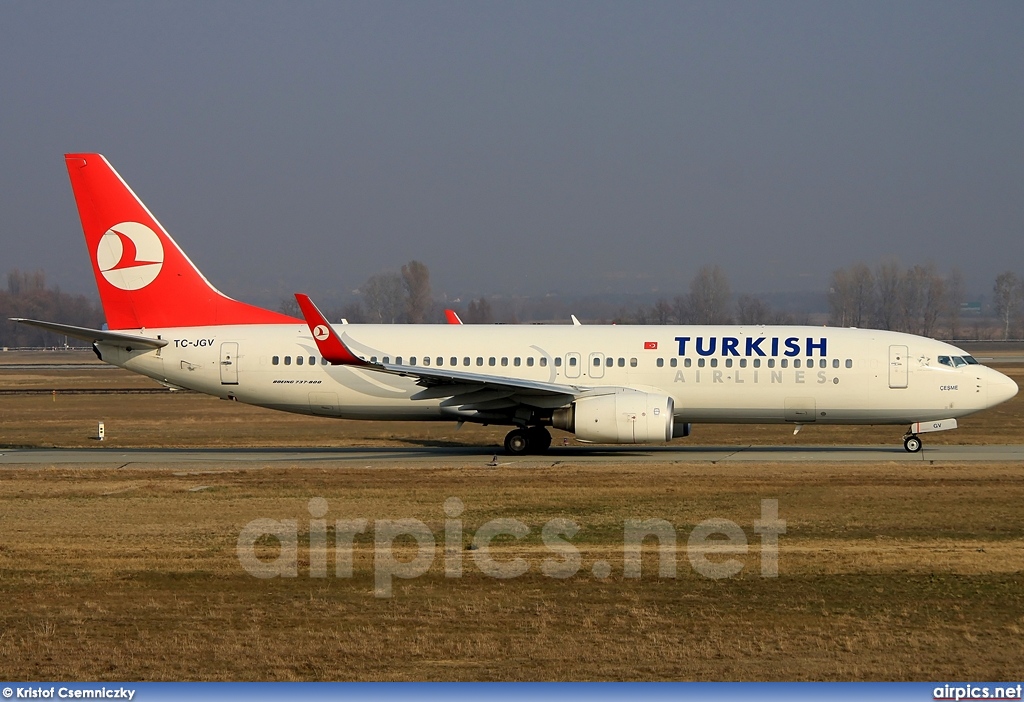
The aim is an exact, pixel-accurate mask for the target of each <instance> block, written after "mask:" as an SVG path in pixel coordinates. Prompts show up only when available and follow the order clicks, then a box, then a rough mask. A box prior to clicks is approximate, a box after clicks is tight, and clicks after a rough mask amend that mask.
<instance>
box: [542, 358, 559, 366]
mask: <svg viewBox="0 0 1024 702" xmlns="http://www.w3.org/2000/svg"><path fill="white" fill-rule="evenodd" d="M558 361H559V359H557V358H556V359H555V365H556V366H557V365H558ZM540 367H541V368H547V367H548V358H547V356H544V357H543V358H541V359H540Z"/></svg>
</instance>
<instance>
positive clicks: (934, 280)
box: [920, 263, 946, 336]
mask: <svg viewBox="0 0 1024 702" xmlns="http://www.w3.org/2000/svg"><path fill="white" fill-rule="evenodd" d="M926 270H927V276H926V277H925V290H924V301H923V307H922V310H921V327H920V328H921V333H922V334H924V335H925V336H934V335H935V332H936V329H937V328H938V325H939V317H941V316H942V313H943V311H944V310H945V309H946V280H945V278H943V277H942V276H941V275H939V272H938V271H937V270H936V269H935V266H934V264H930V263H929V264H928V266H927V268H926Z"/></svg>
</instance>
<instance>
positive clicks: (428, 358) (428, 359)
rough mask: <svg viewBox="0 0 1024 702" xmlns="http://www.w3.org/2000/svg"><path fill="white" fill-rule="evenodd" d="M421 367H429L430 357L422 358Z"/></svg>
mask: <svg viewBox="0 0 1024 702" xmlns="http://www.w3.org/2000/svg"><path fill="white" fill-rule="evenodd" d="M413 360H415V359H413ZM423 365H425V366H429V365H430V356H424V357H423Z"/></svg>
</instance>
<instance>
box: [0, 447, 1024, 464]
mask: <svg viewBox="0 0 1024 702" xmlns="http://www.w3.org/2000/svg"><path fill="white" fill-rule="evenodd" d="M559 461H562V462H572V463H637V462H646V463H665V462H687V463H701V462H710V463H721V462H726V463H732V462H762V463H807V462H818V463H843V462H857V463H862V462H875V463H881V462H889V461H892V462H897V463H921V462H926V463H927V462H1019V463H1024V445H987V446H925V448H924V449H922V450H921V451H920V452H919V453H907V452H906V451H904V450H903V447H902V446H898V445H893V446H828V447H825V446H656V447H643V448H640V447H624V446H607V447H605V446H602V447H580V446H569V447H561V446H559V447H552V449H551V450H550V451H549V452H548V453H546V454H544V455H542V456H517V457H513V456H504V455H502V454H500V453H499V454H497V455H495V454H494V449H493V448H487V447H468V448H467V447H447V446H410V447H398V448H395V447H383V448H331V449H310V448H291V449H289V448H252V449H245V448H206V449H202V448H200V449H194V448H187V449H186V448H167V449H120V448H110V449H108V448H88V449H34V448H31V449H0V468H3V467H15V466H22V467H25V466H34V467H44V466H61V467H73V466H90V467H97V468H98V467H127V466H132V467H134V468H139V467H144V466H146V465H153V466H158V465H168V464H171V465H174V464H185V463H189V464H197V463H198V464H209V465H217V464H220V465H231V466H235V467H244V466H246V465H263V464H277V463H282V464H286V463H293V464H294V463H320V464H323V463H328V464H330V463H334V464H338V465H349V466H358V467H374V466H380V467H394V466H395V465H396V464H410V465H418V466H423V465H424V464H430V463H435V464H439V465H442V464H443V465H451V464H462V465H467V466H474V465H475V466H487V465H488V464H492V463H496V464H498V466H499V467H500V466H509V465H516V464H524V465H526V464H550V463H552V462H559Z"/></svg>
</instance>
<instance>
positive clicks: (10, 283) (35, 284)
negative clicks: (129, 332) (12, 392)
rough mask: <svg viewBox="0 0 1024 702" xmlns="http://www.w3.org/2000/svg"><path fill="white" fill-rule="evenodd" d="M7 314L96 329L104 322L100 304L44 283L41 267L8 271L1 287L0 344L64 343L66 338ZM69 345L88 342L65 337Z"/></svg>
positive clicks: (15, 345)
mask: <svg viewBox="0 0 1024 702" xmlns="http://www.w3.org/2000/svg"><path fill="white" fill-rule="evenodd" d="M8 317H26V318H28V319H41V320H44V321H51V322H61V323H64V324H73V325H75V326H81V327H91V328H93V329H98V328H99V325H101V324H103V311H102V310H101V309H100V306H99V305H98V304H97V303H96V302H94V301H93V300H90V299H89V298H87V297H86V296H84V295H70V294H68V293H65V292H61V289H60V288H58V287H53V288H48V287H46V275H45V274H44V273H43V272H42V271H31V272H28V271H20V270H18V269H14V270H12V271H11V272H9V273H8V274H7V289H6V290H0V346H7V347H17V346H53V345H55V344H60V345H63V344H64V343H65V339H64V338H63V337H58V336H57V335H55V334H53V333H51V332H47V331H43V330H42V329H37V328H35V327H30V326H26V325H24V324H17V323H15V322H10V321H8ZM66 342H67V345H68V346H88V344H87V343H86V342H84V341H79V340H77V339H70V338H69V339H67V340H66Z"/></svg>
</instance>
